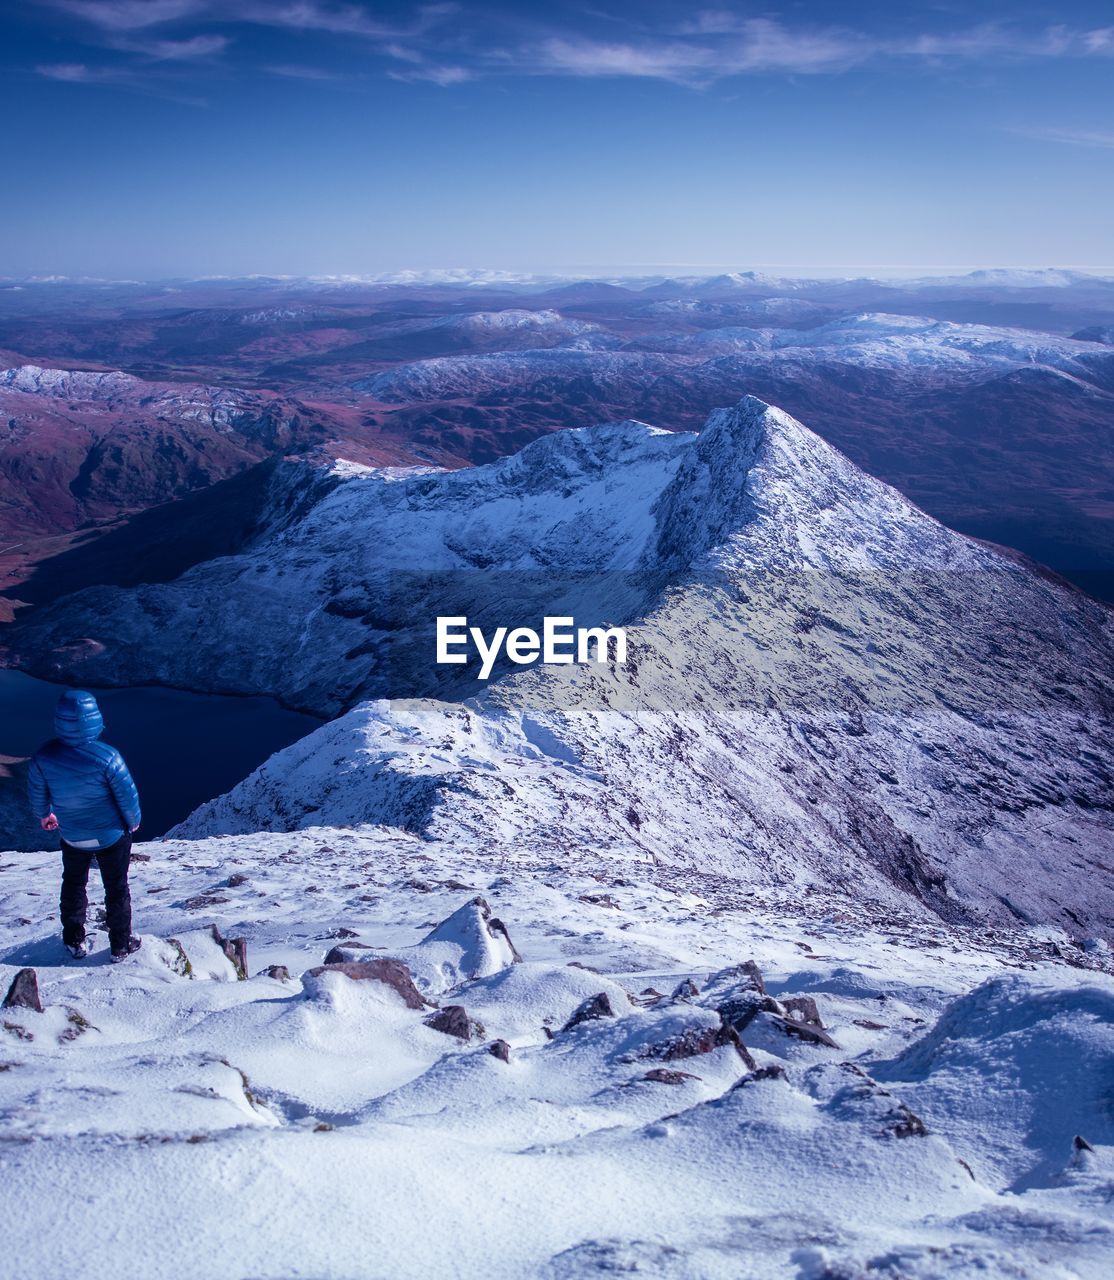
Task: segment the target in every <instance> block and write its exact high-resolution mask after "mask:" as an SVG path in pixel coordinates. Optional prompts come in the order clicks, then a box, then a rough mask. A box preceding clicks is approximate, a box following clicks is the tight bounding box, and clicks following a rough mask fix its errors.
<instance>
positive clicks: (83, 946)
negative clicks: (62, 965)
mask: <svg viewBox="0 0 1114 1280" xmlns="http://www.w3.org/2000/svg"><path fill="white" fill-rule="evenodd" d="M66 950H67V951H68V952H69V953H70V955H71V956H73V958H74V959H75V960H84V959H85V957H86V956H87V955H88V954H89V940H88V939H87V938H82V939H81V941H80V942H67V943H66Z"/></svg>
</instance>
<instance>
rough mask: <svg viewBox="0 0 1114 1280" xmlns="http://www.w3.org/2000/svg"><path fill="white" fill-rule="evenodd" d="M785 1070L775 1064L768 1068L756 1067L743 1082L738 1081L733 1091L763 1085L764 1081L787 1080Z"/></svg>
mask: <svg viewBox="0 0 1114 1280" xmlns="http://www.w3.org/2000/svg"><path fill="white" fill-rule="evenodd" d="M788 1078H789V1077H788V1076H787V1075H786V1074H785V1068H784V1067H782V1066H779V1065H778V1064H777V1063H773V1064H771V1065H770V1066H768V1067H755V1068H754V1069H753V1070H751V1071H748V1072H747V1074H746V1075H745V1076H743V1078H742V1079H741V1080H736V1081H735V1083H734V1084H733V1085H732V1086H731V1088H732V1089H746V1088H748V1087H749V1086H750V1085H752V1084H761V1082H762V1081H763V1080H787V1079H788Z"/></svg>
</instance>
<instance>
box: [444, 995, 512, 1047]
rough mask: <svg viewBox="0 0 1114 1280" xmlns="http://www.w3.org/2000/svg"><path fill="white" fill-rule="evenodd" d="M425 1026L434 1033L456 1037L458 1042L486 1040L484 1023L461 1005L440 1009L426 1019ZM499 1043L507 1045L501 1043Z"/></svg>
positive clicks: (451, 1005) (450, 1005) (448, 1005)
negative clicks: (470, 1015)
mask: <svg viewBox="0 0 1114 1280" xmlns="http://www.w3.org/2000/svg"><path fill="white" fill-rule="evenodd" d="M425 1025H426V1026H427V1027H431V1028H432V1029H433V1030H434V1031H440V1032H442V1033H443V1034H444V1035H447V1036H454V1037H455V1038H456V1039H457V1040H464V1041H466V1042H467V1041H469V1040H482V1039H483V1038H484V1035H485V1032H484V1026H483V1023H482V1022H479V1021H477V1019H475V1018H470V1017H469V1016H468V1012H467V1010H466V1009H465V1008H464V1006H463V1005H461V1004H447V1005H445V1006H444V1007H443V1008H441V1009H438V1010H437V1012H436V1013H435V1014H432V1015H431V1016H430V1017H428V1018H426V1020H425ZM499 1043H505V1042H503V1041H500V1042H499Z"/></svg>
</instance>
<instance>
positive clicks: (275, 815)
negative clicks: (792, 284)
mask: <svg viewBox="0 0 1114 1280" xmlns="http://www.w3.org/2000/svg"><path fill="white" fill-rule="evenodd" d="M287 484H288V487H287V490H286V492H285V496H284V497H283V498H282V500H281V501H277V500H276V502H275V504H274V509H275V511H276V513H277V514H276V516H275V519H274V522H273V523H272V525H271V526H270V529H269V531H268V530H265V531H264V532H263V533H262V534H261V536H260V538H259V540H258V541H257V542H256V543H255V544H254V546H253V547H252V548H251V549H250V550H249V551H248V552H247V553H245V554H243V555H241V556H236V557H230V558H227V559H224V560H220V561H214V562H212V563H210V564H207V565H202V566H198V567H197V568H196V569H193V570H191V571H190V572H188V573H187V574H185V575H183V577H182V578H180V579H179V580H178V581H176V582H173V583H169V584H164V585H159V586H151V587H142V588H139V589H137V590H136V591H133V592H121V591H115V590H109V589H95V590H91V591H87V592H83V593H81V595H79V596H77V597H75V598H73V599H72V600H71V601H70V602H68V603H66V604H65V605H64V606H63V607H61V608H60V609H58V610H57V611H55V614H54V615H53V616H51V615H47V618H46V620H45V621H44V622H42V623H40V624H39V626H38V627H37V628H35V627H32V628H29V629H28V631H27V633H26V636H25V641H26V643H27V644H28V646H29V651H31V652H35V653H39V654H42V653H44V652H47V653H49V652H50V651H51V650H53V651H54V652H55V654H57V655H58V658H57V659H56V660H58V661H60V662H65V663H67V664H69V665H68V667H67V669H68V670H69V671H70V673H71V678H74V679H80V678H83V677H84V678H93V679H97V680H103V679H108V680H113V681H120V682H127V683H132V682H140V681H143V680H149V679H157V680H162V681H166V682H168V683H172V684H186V685H189V684H190V683H191V682H193V681H196V679H197V675H196V673H197V672H198V671H199V670H200V671H204V672H205V673H206V681H207V682H208V687H210V688H218V689H221V688H223V689H239V690H244V691H249V690H250V691H253V692H255V691H259V692H262V691H267V692H276V693H279V694H280V695H281V696H283V697H285V698H286V699H287V700H288V701H292V702H301V703H302V704H303V705H307V704H308V705H310V706H316V707H317V708H318V709H321V710H325V711H335V710H336V709H337V706H338V703H342V702H343V701H344V700H346V699H347V700H349V701H358V700H359V699H360V697H361V696H364V697H370V698H371V700H370V701H368V702H366V703H365V704H364V705H361V706H357V707H356V708H355V709H353V710H351V711H349V712H348V713H347V714H345V715H342V716H341V717H340V718H339V719H338V720H336V721H334V722H333V723H331V724H329V725H327V726H325V727H324V728H322V729H321V730H319V731H318V732H316V733H315V734H314V735H312V736H311V737H309V738H307V739H304V740H303V741H302V742H300V743H297V744H295V745H294V746H293V747H291V748H289V749H288V750H287V751H285V752H282V753H279V754H278V755H277V756H275V757H273V758H272V759H271V760H270V761H268V762H267V763H266V764H264V765H263V766H262V767H261V768H260V769H259V770H258V771H256V773H254V774H253V775H252V776H251V777H250V778H248V779H245V781H244V782H243V783H242V784H241V785H240V786H238V787H237V788H235V789H234V790H233V791H232V792H231V793H229V795H228V796H226V797H222V798H219V799H216V800H214V801H213V802H211V803H210V804H208V805H205V806H203V807H202V808H201V809H200V810H199V811H198V812H197V813H196V814H195V815H193V817H191V818H190V819H189V820H188V821H187V822H186V823H185V824H184V825H183V826H182V827H181V828H180V833H181V834H188V835H191V836H200V835H211V834H217V833H225V832H251V831H255V830H260V829H264V830H268V829H269V830H275V829H293V828H297V827H300V826H304V825H314V824H317V823H320V822H326V823H329V824H334V825H359V824H362V823H368V822H370V823H378V824H387V825H390V826H394V827H397V828H400V829H402V830H405V831H409V832H415V833H420V834H421V835H423V836H424V837H426V838H428V839H438V840H448V841H454V840H457V839H463V840H466V841H468V842H470V843H471V842H485V843H488V844H490V845H491V846H492V847H495V848H499V847H507V846H513V845H516V844H519V845H522V844H525V845H528V846H529V847H531V848H535V849H539V850H545V851H547V852H549V853H550V854H552V855H554V856H557V855H560V854H561V852H562V851H564V850H568V849H572V848H585V849H586V848H592V849H595V850H597V851H599V853H600V854H601V855H604V854H605V853H606V856H608V857H611V858H620V859H628V860H632V861H634V862H636V863H649V864H658V865H679V864H687V865H693V866H699V867H701V868H703V869H708V870H715V871H717V872H718V873H720V874H725V875H731V876H734V877H737V878H739V879H740V880H742V881H745V882H748V883H755V884H763V885H775V884H796V885H807V884H810V883H815V884H821V885H825V886H827V887H828V888H829V889H831V890H838V891H844V892H848V893H850V894H852V895H853V896H855V897H856V898H857V899H858V900H860V901H864V902H865V901H869V902H871V903H873V904H875V908H876V909H877V910H878V911H880V912H884V911H885V910H887V909H889V908H890V907H892V906H893V905H894V904H896V903H906V904H908V903H909V902H913V903H915V904H919V906H918V909H921V910H928V911H934V912H936V913H937V914H939V915H941V916H943V917H944V918H956V919H989V920H996V921H1003V922H1008V921H1014V922H1016V921H1018V920H1020V921H1025V922H1039V921H1055V922H1057V923H1060V924H1063V925H1065V926H1066V927H1069V928H1084V929H1089V928H1099V927H1103V926H1104V925H1105V924H1106V923H1107V922H1109V921H1110V920H1111V919H1114V886H1112V885H1110V883H1109V881H1108V878H1106V877H1105V876H1102V875H1096V874H1094V873H1095V872H1096V871H1097V869H1098V868H1099V867H1100V866H1101V865H1104V860H1105V859H1107V858H1108V857H1109V856H1110V853H1111V849H1112V839H1114V822H1112V817H1111V812H1112V811H1111V803H1112V801H1111V790H1110V776H1111V759H1110V745H1109V744H1110V736H1109V727H1110V726H1109V716H1110V707H1111V705H1112V703H1114V696H1112V689H1111V681H1110V675H1109V673H1110V670H1111V668H1112V663H1111V655H1112V653H1114V637H1112V630H1111V621H1110V616H1109V613H1108V611H1106V610H1105V609H1103V608H1102V607H1101V606H1098V605H1096V604H1093V603H1092V602H1090V601H1088V600H1087V599H1086V598H1084V597H1082V596H1079V595H1078V594H1076V593H1074V592H1073V591H1071V590H1069V589H1067V588H1065V587H1063V586H1061V585H1058V584H1057V583H1055V582H1053V581H1050V580H1048V579H1046V578H1042V577H1039V576H1037V575H1035V574H1033V573H1030V572H1028V571H1025V570H1023V569H1021V568H1020V567H1018V566H1017V565H1015V564H1013V563H1012V562H1009V561H1006V560H1003V559H1001V558H1000V557H998V556H996V555H995V554H993V553H992V552H990V551H989V550H987V549H986V548H984V547H982V546H980V545H978V544H975V543H972V542H971V541H969V540H968V539H965V538H963V537H961V536H959V535H957V534H955V533H952V532H951V531H949V530H947V529H945V528H944V527H943V526H941V525H940V524H938V523H937V522H936V521H934V520H932V519H930V518H929V517H928V516H926V515H924V513H922V512H920V511H918V510H917V509H916V508H914V507H912V506H911V505H910V504H909V503H908V502H907V501H906V500H905V499H904V498H902V497H901V496H900V495H899V494H898V493H897V492H896V491H895V490H893V489H891V488H889V487H888V486H886V485H884V484H882V483H881V482H879V481H877V480H874V479H873V478H871V477H869V476H867V475H865V474H864V473H863V472H861V471H859V470H858V469H857V468H855V467H854V466H852V465H851V463H849V462H848V461H847V459H846V458H844V457H843V456H842V455H840V454H839V453H837V452H836V451H835V450H834V449H832V448H831V447H830V446H828V445H827V444H825V443H824V442H823V441H821V440H820V439H819V438H818V437H817V436H815V435H813V434H812V433H811V432H809V431H807V430H806V429H805V428H804V427H802V426H801V425H800V424H799V423H797V422H795V421H794V420H793V419H792V418H790V417H789V416H788V415H786V414H784V413H782V412H781V411H779V410H776V409H772V408H770V407H769V406H767V405H765V404H763V403H762V402H760V401H757V400H754V399H750V398H748V399H745V400H743V401H742V402H740V404H739V405H738V406H736V407H735V408H733V409H727V410H720V411H717V412H716V413H714V414H712V415H711V417H710V418H709V420H708V423H707V425H706V426H705V428H704V430H703V432H701V433H700V434H699V435H689V434H681V433H678V434H669V433H665V432H661V431H656V430H655V429H653V428H650V427H647V426H645V425H643V424H638V423H618V424H612V425H610V426H606V427H602V428H596V429H589V430H582V431H570V432H563V433H559V434H555V435H553V436H550V437H546V438H544V439H542V440H539V441H537V442H536V443H535V444H533V445H531V446H529V447H528V448H527V449H525V450H523V452H522V453H520V454H518V455H516V456H515V457H512V458H509V459H505V460H503V461H501V462H499V463H496V464H494V465H492V466H490V467H483V468H477V469H475V470H471V471H460V472H425V473H414V474H407V473H405V472H403V473H398V472H392V473H390V474H389V475H381V474H380V473H377V472H375V471H350V472H348V473H346V474H336V475H333V476H332V477H330V478H329V483H328V484H327V485H324V486H323V487H321V488H319V489H318V490H316V491H311V492H306V493H304V494H301V495H299V492H298V487H297V483H296V478H295V480H294V481H293V483H291V482H290V481H288V482H287ZM446 602H447V603H446ZM438 612H453V613H457V612H465V613H467V614H468V615H469V616H473V615H474V616H475V617H476V618H477V619H479V620H482V621H485V622H487V623H488V624H490V625H498V624H508V623H512V622H514V621H516V620H517V619H520V618H521V619H523V620H525V619H526V618H529V617H536V616H540V615H541V614H543V613H546V612H549V613H554V612H556V613H561V614H566V613H571V614H573V615H574V616H577V617H578V618H579V619H580V620H581V621H582V622H585V621H594V622H608V623H616V622H622V623H624V624H625V625H626V626H627V628H628V646H629V651H630V654H631V656H632V661H631V662H630V663H629V664H628V665H627V666H625V667H608V666H588V667H566V668H561V667H535V668H531V669H525V670H522V669H517V670H506V669H504V670H503V671H502V672H501V673H500V678H499V679H498V680H497V681H495V682H493V683H492V684H490V685H488V686H480V685H476V684H470V683H467V682H465V683H463V684H462V683H461V682H460V679H459V675H460V669H458V668H437V667H435V666H433V664H432V657H433V647H432V625H433V617H434V616H435V615H436V614H437V613H438ZM105 617H111V618H112V619H113V628H114V631H113V636H112V638H111V647H109V648H106V650H105V652H104V653H90V649H89V647H86V648H85V649H83V650H81V651H80V653H81V654H82V655H88V656H78V657H77V658H74V656H73V653H74V650H73V649H72V648H66V646H67V645H68V644H69V643H70V641H71V639H72V637H74V636H75V635H76V636H86V637H90V638H94V639H96V638H97V636H98V628H99V627H100V626H101V625H102V623H101V619H103V618H105ZM168 635H170V636H173V637H175V640H176V643H172V644H168V643H167V640H166V637H167V636H168ZM278 655H281V660H280V661H277V662H276V657H277V656H278ZM446 673H448V674H446ZM454 680H455V682H454ZM414 694H420V695H421V696H417V697H415V696H413V695H414ZM665 780H668V782H667V783H666V782H665ZM872 909H874V908H872Z"/></svg>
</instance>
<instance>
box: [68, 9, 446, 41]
mask: <svg viewBox="0 0 1114 1280" xmlns="http://www.w3.org/2000/svg"><path fill="white" fill-rule="evenodd" d="M51 3H53V5H54V7H55V8H58V9H61V10H63V11H64V12H66V13H68V14H70V15H72V16H73V17H75V18H79V19H81V20H82V21H84V22H86V23H88V24H90V25H91V26H93V27H97V28H100V29H102V30H104V31H108V32H129V31H146V30H149V29H150V28H151V27H155V26H161V25H166V24H168V23H174V22H177V23H180V22H185V21H197V22H209V23H234V22H242V23H250V24H253V25H255V26H263V27H277V28H282V29H285V30H289V31H322V32H327V33H330V34H332V35H346V36H364V37H366V38H367V39H371V40H382V39H390V38H392V37H399V36H416V35H421V34H422V33H423V32H425V31H428V30H429V29H430V28H431V27H432V26H433V25H435V24H436V23H438V22H440V21H441V20H442V19H443V18H445V17H447V16H448V15H449V14H450V13H453V12H455V10H456V7H457V6H456V5H455V4H451V3H447V2H446V3H435V4H424V5H419V6H418V7H417V8H416V9H415V10H414V11H413V13H412V14H411V15H410V16H409V17H407V18H405V19H403V20H399V21H385V20H383V19H380V18H378V17H376V16H374V15H373V13H372V12H371V11H370V10H369V9H368V8H366V7H365V6H364V5H362V4H331V3H321V2H320V0H51Z"/></svg>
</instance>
